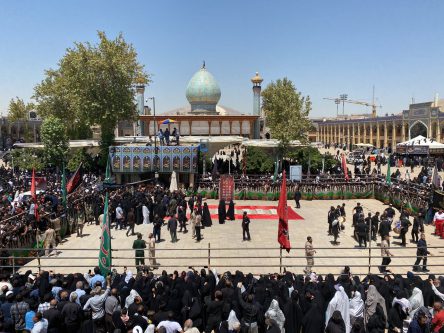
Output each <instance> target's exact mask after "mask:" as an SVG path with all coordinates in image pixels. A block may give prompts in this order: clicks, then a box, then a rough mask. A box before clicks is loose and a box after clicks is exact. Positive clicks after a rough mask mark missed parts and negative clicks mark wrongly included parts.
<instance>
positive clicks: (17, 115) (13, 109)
mask: <svg viewBox="0 0 444 333" xmlns="http://www.w3.org/2000/svg"><path fill="white" fill-rule="evenodd" d="M34 107H35V106H34V104H33V103H28V104H26V103H25V102H24V101H23V99H21V98H19V97H16V99H14V98H11V100H10V101H9V107H8V120H9V121H10V122H15V121H19V120H26V119H28V112H29V111H31V110H33V109H34Z"/></svg>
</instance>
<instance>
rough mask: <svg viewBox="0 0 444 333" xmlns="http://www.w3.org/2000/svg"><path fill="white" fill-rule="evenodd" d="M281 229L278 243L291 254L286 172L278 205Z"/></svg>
mask: <svg viewBox="0 0 444 333" xmlns="http://www.w3.org/2000/svg"><path fill="white" fill-rule="evenodd" d="M278 216H279V229H278V242H279V244H280V245H281V246H282V248H283V249H285V250H287V252H290V249H291V245H290V237H289V233H288V209H287V176H286V174H285V170H284V171H283V173H282V187H281V194H280V196H279V204H278Z"/></svg>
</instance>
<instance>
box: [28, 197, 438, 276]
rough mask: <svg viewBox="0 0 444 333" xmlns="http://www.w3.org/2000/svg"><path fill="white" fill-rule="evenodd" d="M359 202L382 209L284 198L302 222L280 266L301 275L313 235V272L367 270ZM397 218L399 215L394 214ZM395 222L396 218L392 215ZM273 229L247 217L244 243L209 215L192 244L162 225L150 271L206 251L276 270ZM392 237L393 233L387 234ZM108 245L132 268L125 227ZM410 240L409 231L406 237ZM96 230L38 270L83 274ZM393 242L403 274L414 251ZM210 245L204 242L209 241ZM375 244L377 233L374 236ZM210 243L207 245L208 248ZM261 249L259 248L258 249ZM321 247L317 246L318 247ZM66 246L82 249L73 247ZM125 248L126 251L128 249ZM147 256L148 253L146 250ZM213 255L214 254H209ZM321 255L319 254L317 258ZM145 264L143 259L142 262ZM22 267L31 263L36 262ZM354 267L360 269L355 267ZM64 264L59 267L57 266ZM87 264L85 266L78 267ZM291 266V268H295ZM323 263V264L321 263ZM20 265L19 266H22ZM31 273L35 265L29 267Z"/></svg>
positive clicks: (249, 267) (219, 263) (198, 260)
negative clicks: (337, 210)
mask: <svg viewBox="0 0 444 333" xmlns="http://www.w3.org/2000/svg"><path fill="white" fill-rule="evenodd" d="M358 201H360V202H361V204H362V205H363V207H364V212H365V214H367V212H372V213H375V212H376V211H380V212H382V211H383V210H384V209H385V208H386V206H384V205H383V204H381V203H380V202H379V201H377V200H373V199H368V200H345V201H342V200H331V201H328V200H325V201H301V205H302V208H301V209H296V208H294V202H293V201H289V202H288V204H289V205H290V206H291V207H293V209H294V210H295V211H296V212H297V213H298V214H299V215H301V216H302V217H303V218H304V220H293V221H290V223H289V228H290V239H291V244H292V246H293V247H294V249H292V250H291V252H290V253H289V254H287V253H286V252H285V251H284V253H283V263H282V264H283V267H287V270H289V271H293V272H296V273H302V270H303V268H304V266H305V263H306V261H305V258H304V254H305V252H304V249H303V247H304V244H305V240H306V237H307V236H308V235H311V236H312V237H313V244H314V247H315V248H317V254H316V257H315V269H314V270H315V271H316V272H317V273H322V274H326V273H330V272H331V273H334V274H337V273H339V272H340V270H341V268H343V266H344V265H349V266H351V270H352V272H353V273H355V274H357V273H360V274H366V273H368V264H369V260H368V254H369V249H359V248H355V247H356V246H357V242H356V241H355V240H354V238H353V237H352V233H353V228H351V227H350V224H351V217H352V209H353V207H355V206H356V203H357V202H358ZM207 202H208V204H217V202H216V201H215V200H208V201H207ZM342 202H345V203H346V213H347V222H346V229H345V231H344V232H343V233H341V235H340V238H339V241H340V242H341V243H340V245H338V246H334V245H332V244H331V241H332V240H333V239H332V237H331V236H328V235H327V222H326V221H327V211H328V209H329V207H330V206H332V205H334V206H337V205H339V204H342ZM236 204H237V205H239V206H240V205H251V206H260V205H270V204H273V205H276V206H277V202H270V201H256V200H244V201H237V202H236ZM396 216H397V217H399V213H397V215H396ZM395 220H396V217H395ZM277 227H278V223H277V221H276V220H264V219H257V220H252V221H251V224H250V232H251V236H252V240H251V241H250V242H248V241H246V242H244V241H242V229H241V221H240V220H236V221H227V222H226V223H225V224H222V225H220V224H218V221H217V220H215V219H213V226H212V227H211V228H205V229H204V230H202V234H203V237H204V239H203V240H202V241H201V242H200V243H197V242H196V241H195V240H194V239H192V238H191V234H190V233H187V234H182V233H178V239H179V241H178V242H177V243H171V241H170V240H171V238H170V235H169V232H168V231H167V229H166V226H164V227H163V228H162V234H161V236H162V237H161V238H162V239H163V240H164V241H162V242H160V243H157V244H156V247H157V257H158V262H159V263H160V264H161V266H160V268H159V269H158V270H156V271H155V272H158V273H160V272H161V270H163V269H165V270H167V271H168V272H171V271H173V270H176V269H177V270H179V271H180V270H185V269H187V268H188V266H193V267H195V268H196V269H199V268H202V267H203V266H205V265H208V254H209V253H210V255H211V267H215V268H216V269H217V270H218V271H219V272H220V271H226V270H231V271H234V270H236V269H240V270H243V271H245V272H252V273H254V274H260V273H267V272H279V261H280V260H279V252H280V251H279V246H278V243H277ZM135 229H136V232H141V233H142V234H143V238H144V239H147V238H148V233H149V232H151V231H152V225H151V224H150V225H139V226H136V228H135ZM433 230H434V229H433V227H432V226H427V227H426V237H427V241H428V245H429V246H443V245H444V240H440V239H438V238H437V237H435V236H432V235H431V233H432V232H433ZM392 235H394V234H393V232H392ZM112 236H113V240H112V247H113V257H114V259H113V265H115V266H117V267H116V268H117V269H118V270H119V271H121V270H122V267H123V266H128V268H129V269H132V270H134V252H133V250H132V249H131V247H132V243H133V241H134V239H135V236H130V237H126V235H125V231H123V230H122V231H120V230H119V231H115V230H114V229H113V231H112ZM407 236H408V237H407V239H409V238H410V232H409V233H408V235H407ZM99 237H100V228H99V227H98V226H95V225H88V226H85V228H84V237H83V238H77V237H76V236H75V235H72V236H71V237H69V238H67V239H66V240H65V241H64V242H63V243H62V244H60V246H59V247H58V248H57V250H56V251H54V252H57V255H55V254H52V255H51V257H50V259H46V258H44V259H41V264H42V266H43V268H44V269H53V270H55V271H56V272H60V273H72V272H87V271H88V269H90V268H92V267H94V266H95V265H97V255H98V247H99ZM398 242H399V240H397V239H393V238H392V252H393V253H394V254H395V257H394V258H392V265H404V266H403V267H391V269H392V271H393V272H395V273H404V274H405V273H406V271H408V270H411V268H412V267H411V266H412V264H413V262H414V261H415V258H414V257H410V258H405V257H406V256H415V255H416V245H415V244H413V243H409V244H408V246H407V248H400V247H399V245H396V244H397V243H398ZM209 244H210V245H209ZM378 244H379V237H378ZM209 247H210V249H209ZM259 248H261V249H259ZM321 248H322V249H321ZM68 249H84V250H73V251H69V250H68ZM128 249H131V250H128ZM430 251H431V252H432V253H433V254H434V255H436V256H443V253H444V251H443V249H430ZM371 252H372V256H377V257H379V256H380V254H381V252H380V249H379V247H377V245H376V244H375V243H374V242H372V250H371ZM146 256H148V251H146ZM75 257H85V258H84V259H75ZM215 257H219V258H215ZM321 257H324V258H321ZM71 258H72V259H71ZM146 262H147V263H148V260H146ZM380 262H381V258H373V259H372V262H371V264H372V268H371V272H373V273H377V272H378V270H377V265H379V264H380ZM28 265H37V261H36V260H34V261H33V262H31V263H29V264H28ZM356 265H359V266H361V267H355V266H356ZM429 265H437V266H429V269H430V270H431V271H432V272H434V273H444V260H443V258H441V257H430V258H429ZM57 266H65V267H57ZM79 266H88V267H79ZM295 266H297V267H295ZM323 266H326V267H323ZM23 269H25V268H22V270H23ZM32 270H33V271H36V270H37V268H32Z"/></svg>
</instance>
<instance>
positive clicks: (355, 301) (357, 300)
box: [350, 291, 364, 318]
mask: <svg viewBox="0 0 444 333" xmlns="http://www.w3.org/2000/svg"><path fill="white" fill-rule="evenodd" d="M350 316H351V317H355V318H359V317H364V301H363V300H362V298H361V293H360V292H359V291H355V295H354V296H353V298H352V299H351V300H350Z"/></svg>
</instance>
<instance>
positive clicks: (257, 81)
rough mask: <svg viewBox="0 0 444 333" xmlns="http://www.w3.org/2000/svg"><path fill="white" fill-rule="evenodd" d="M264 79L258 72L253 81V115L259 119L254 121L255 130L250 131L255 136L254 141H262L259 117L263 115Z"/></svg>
mask: <svg viewBox="0 0 444 333" xmlns="http://www.w3.org/2000/svg"><path fill="white" fill-rule="evenodd" d="M262 81H263V79H262V78H261V77H260V75H259V73H258V72H256V76H254V77H253V78H252V79H251V82H252V83H253V115H255V116H257V119H256V120H255V121H254V124H253V126H251V125H250V126H251V127H253V129H252V130H250V133H252V134H253V139H260V132H261V128H260V120H259V117H260V115H261V89H262V88H261V83H262ZM250 137H251V135H250Z"/></svg>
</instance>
